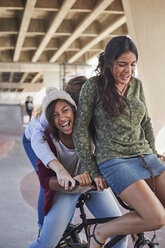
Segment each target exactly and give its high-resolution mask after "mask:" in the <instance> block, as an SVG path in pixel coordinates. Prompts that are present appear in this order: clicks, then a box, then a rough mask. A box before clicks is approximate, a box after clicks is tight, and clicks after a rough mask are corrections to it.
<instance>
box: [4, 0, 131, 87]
mask: <svg viewBox="0 0 165 248" xmlns="http://www.w3.org/2000/svg"><path fill="white" fill-rule="evenodd" d="M116 35H128V30H127V25H126V18H125V15H124V10H123V5H122V2H121V0H100V1H99V0H27V1H25V0H15V1H12V0H0V37H1V38H0V62H1V66H0V91H12V92H13V91H18V92H21V91H29V84H30V88H31V91H33V90H38V89H39V88H40V87H41V85H42V84H43V81H44V80H43V71H45V70H47V67H48V65H47V64H48V63H49V64H63V63H65V65H67V64H69V65H70V64H74V65H84V64H86V63H88V62H89V61H90V60H91V59H92V58H94V57H96V56H97V55H98V53H100V52H101V51H103V50H104V47H105V45H106V43H107V41H108V40H109V39H111V38H112V37H114V36H116ZM28 63H33V65H32V66H31V65H29V66H28ZM45 67H46V68H45ZM25 68H26V70H25ZM32 68H33V69H32ZM66 68H67V66H66ZM37 85H38V87H39V88H37V87H36V86H37ZM34 86H35V87H34Z"/></svg>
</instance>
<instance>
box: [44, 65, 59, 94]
mask: <svg viewBox="0 0 165 248" xmlns="http://www.w3.org/2000/svg"><path fill="white" fill-rule="evenodd" d="M43 78H44V85H45V87H48V86H54V87H56V88H57V89H61V78H60V66H59V65H56V66H55V67H54V71H53V72H52V71H48V72H47V71H44V72H43Z"/></svg>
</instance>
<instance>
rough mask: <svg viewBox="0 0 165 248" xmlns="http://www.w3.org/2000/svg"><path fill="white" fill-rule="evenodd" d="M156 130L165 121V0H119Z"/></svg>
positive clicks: (164, 123)
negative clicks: (135, 48)
mask: <svg viewBox="0 0 165 248" xmlns="http://www.w3.org/2000/svg"><path fill="white" fill-rule="evenodd" d="M122 2H123V7H124V11H125V14H126V18H127V25H128V32H129V34H130V37H131V38H132V39H133V40H134V41H135V43H136V45H137V47H138V51H139V62H138V72H139V76H138V77H139V78H140V79H141V80H142V82H143V85H144V90H145V96H146V100H147V104H148V109H149V113H150V116H151V118H152V121H153V126H154V131H155V134H156V133H158V131H159V130H160V129H161V128H162V127H163V126H164V125H165V95H164V89H165V73H164V67H165V59H164V58H165V43H164V40H165V1H164V0H137V1H136V0H122Z"/></svg>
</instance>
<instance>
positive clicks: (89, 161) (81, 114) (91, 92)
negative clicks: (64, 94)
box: [73, 79, 100, 178]
mask: <svg viewBox="0 0 165 248" xmlns="http://www.w3.org/2000/svg"><path fill="white" fill-rule="evenodd" d="M96 90H97V89H96V83H95V82H94V81H92V79H89V80H87V82H86V83H85V85H84V86H83V88H82V90H81V93H80V98H79V104H78V109H77V114H76V121H75V125H74V132H73V140H74V144H75V148H76V151H77V154H78V157H79V159H80V163H81V164H82V166H83V167H84V168H85V169H86V171H87V172H88V173H89V174H90V176H91V177H92V178H95V177H97V176H100V173H99V172H98V169H97V164H96V159H95V157H94V155H93V153H92V151H91V146H90V139H89V135H88V127H89V122H90V120H91V117H92V115H93V109H94V107H95V101H96V97H97V91H96Z"/></svg>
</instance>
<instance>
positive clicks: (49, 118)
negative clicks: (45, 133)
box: [46, 99, 76, 138]
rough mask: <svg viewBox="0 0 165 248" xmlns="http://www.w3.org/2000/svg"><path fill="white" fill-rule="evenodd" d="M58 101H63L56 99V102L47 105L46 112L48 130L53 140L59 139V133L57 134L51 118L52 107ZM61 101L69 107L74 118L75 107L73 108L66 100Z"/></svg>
mask: <svg viewBox="0 0 165 248" xmlns="http://www.w3.org/2000/svg"><path fill="white" fill-rule="evenodd" d="M59 100H63V99H56V100H54V101H52V102H51V103H50V104H49V105H48V107H47V110H46V119H47V121H48V125H49V130H50V133H51V134H52V135H53V137H54V138H59V132H58V129H57V128H56V127H55V125H54V117H53V113H54V107H55V105H56V103H57V102H58V101H59ZM63 101H64V102H66V103H67V104H68V105H69V106H70V107H71V109H72V111H73V114H74V117H75V115H76V108H75V106H73V105H72V104H71V103H70V102H68V101H66V100H63Z"/></svg>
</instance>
